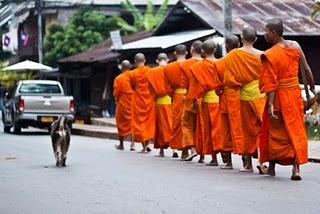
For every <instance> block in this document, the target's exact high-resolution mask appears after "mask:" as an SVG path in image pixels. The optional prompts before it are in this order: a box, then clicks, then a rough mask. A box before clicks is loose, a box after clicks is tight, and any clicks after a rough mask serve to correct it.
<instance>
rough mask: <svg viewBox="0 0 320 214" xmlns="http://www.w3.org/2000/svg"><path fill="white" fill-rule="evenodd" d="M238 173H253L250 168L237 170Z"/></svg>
mask: <svg viewBox="0 0 320 214" xmlns="http://www.w3.org/2000/svg"><path fill="white" fill-rule="evenodd" d="M239 172H253V169H252V168H250V167H243V168H241V169H240V170H239Z"/></svg>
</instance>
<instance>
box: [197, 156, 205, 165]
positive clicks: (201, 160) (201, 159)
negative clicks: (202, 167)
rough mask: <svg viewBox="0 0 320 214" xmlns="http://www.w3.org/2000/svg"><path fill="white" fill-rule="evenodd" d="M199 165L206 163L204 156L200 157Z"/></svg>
mask: <svg viewBox="0 0 320 214" xmlns="http://www.w3.org/2000/svg"><path fill="white" fill-rule="evenodd" d="M198 163H204V155H200V158H199V160H198Z"/></svg>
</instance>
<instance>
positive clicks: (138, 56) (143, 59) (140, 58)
mask: <svg viewBox="0 0 320 214" xmlns="http://www.w3.org/2000/svg"><path fill="white" fill-rule="evenodd" d="M134 61H135V63H136V64H137V65H140V64H144V63H145V62H146V57H145V56H144V54H143V53H137V54H136V55H135V56H134Z"/></svg>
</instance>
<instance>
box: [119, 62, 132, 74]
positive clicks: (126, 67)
mask: <svg viewBox="0 0 320 214" xmlns="http://www.w3.org/2000/svg"><path fill="white" fill-rule="evenodd" d="M120 67H121V71H122V72H124V71H127V70H130V69H131V63H130V61H129V60H126V59H125V60H123V61H122V62H121V64H120Z"/></svg>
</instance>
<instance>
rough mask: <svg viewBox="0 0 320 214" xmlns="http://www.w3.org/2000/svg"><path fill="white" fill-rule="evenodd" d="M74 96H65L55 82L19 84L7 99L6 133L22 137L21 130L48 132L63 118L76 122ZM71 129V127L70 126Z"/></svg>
mask: <svg viewBox="0 0 320 214" xmlns="http://www.w3.org/2000/svg"><path fill="white" fill-rule="evenodd" d="M74 110H75V104H74V99H73V97H72V96H65V94H64V91H63V88H62V86H61V84H60V83H59V82H57V81H51V80H23V81H19V82H17V84H16V85H15V86H14V87H13V89H12V90H10V91H9V92H7V93H6V95H5V98H4V111H3V112H2V122H3V126H4V132H10V130H11V128H13V132H14V133H20V132H21V128H28V127H29V126H31V127H38V128H48V129H49V130H50V125H51V123H52V122H53V121H54V120H55V119H57V118H58V117H59V116H61V115H66V116H67V117H69V118H70V121H73V119H74ZM70 125H71V124H70Z"/></svg>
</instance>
